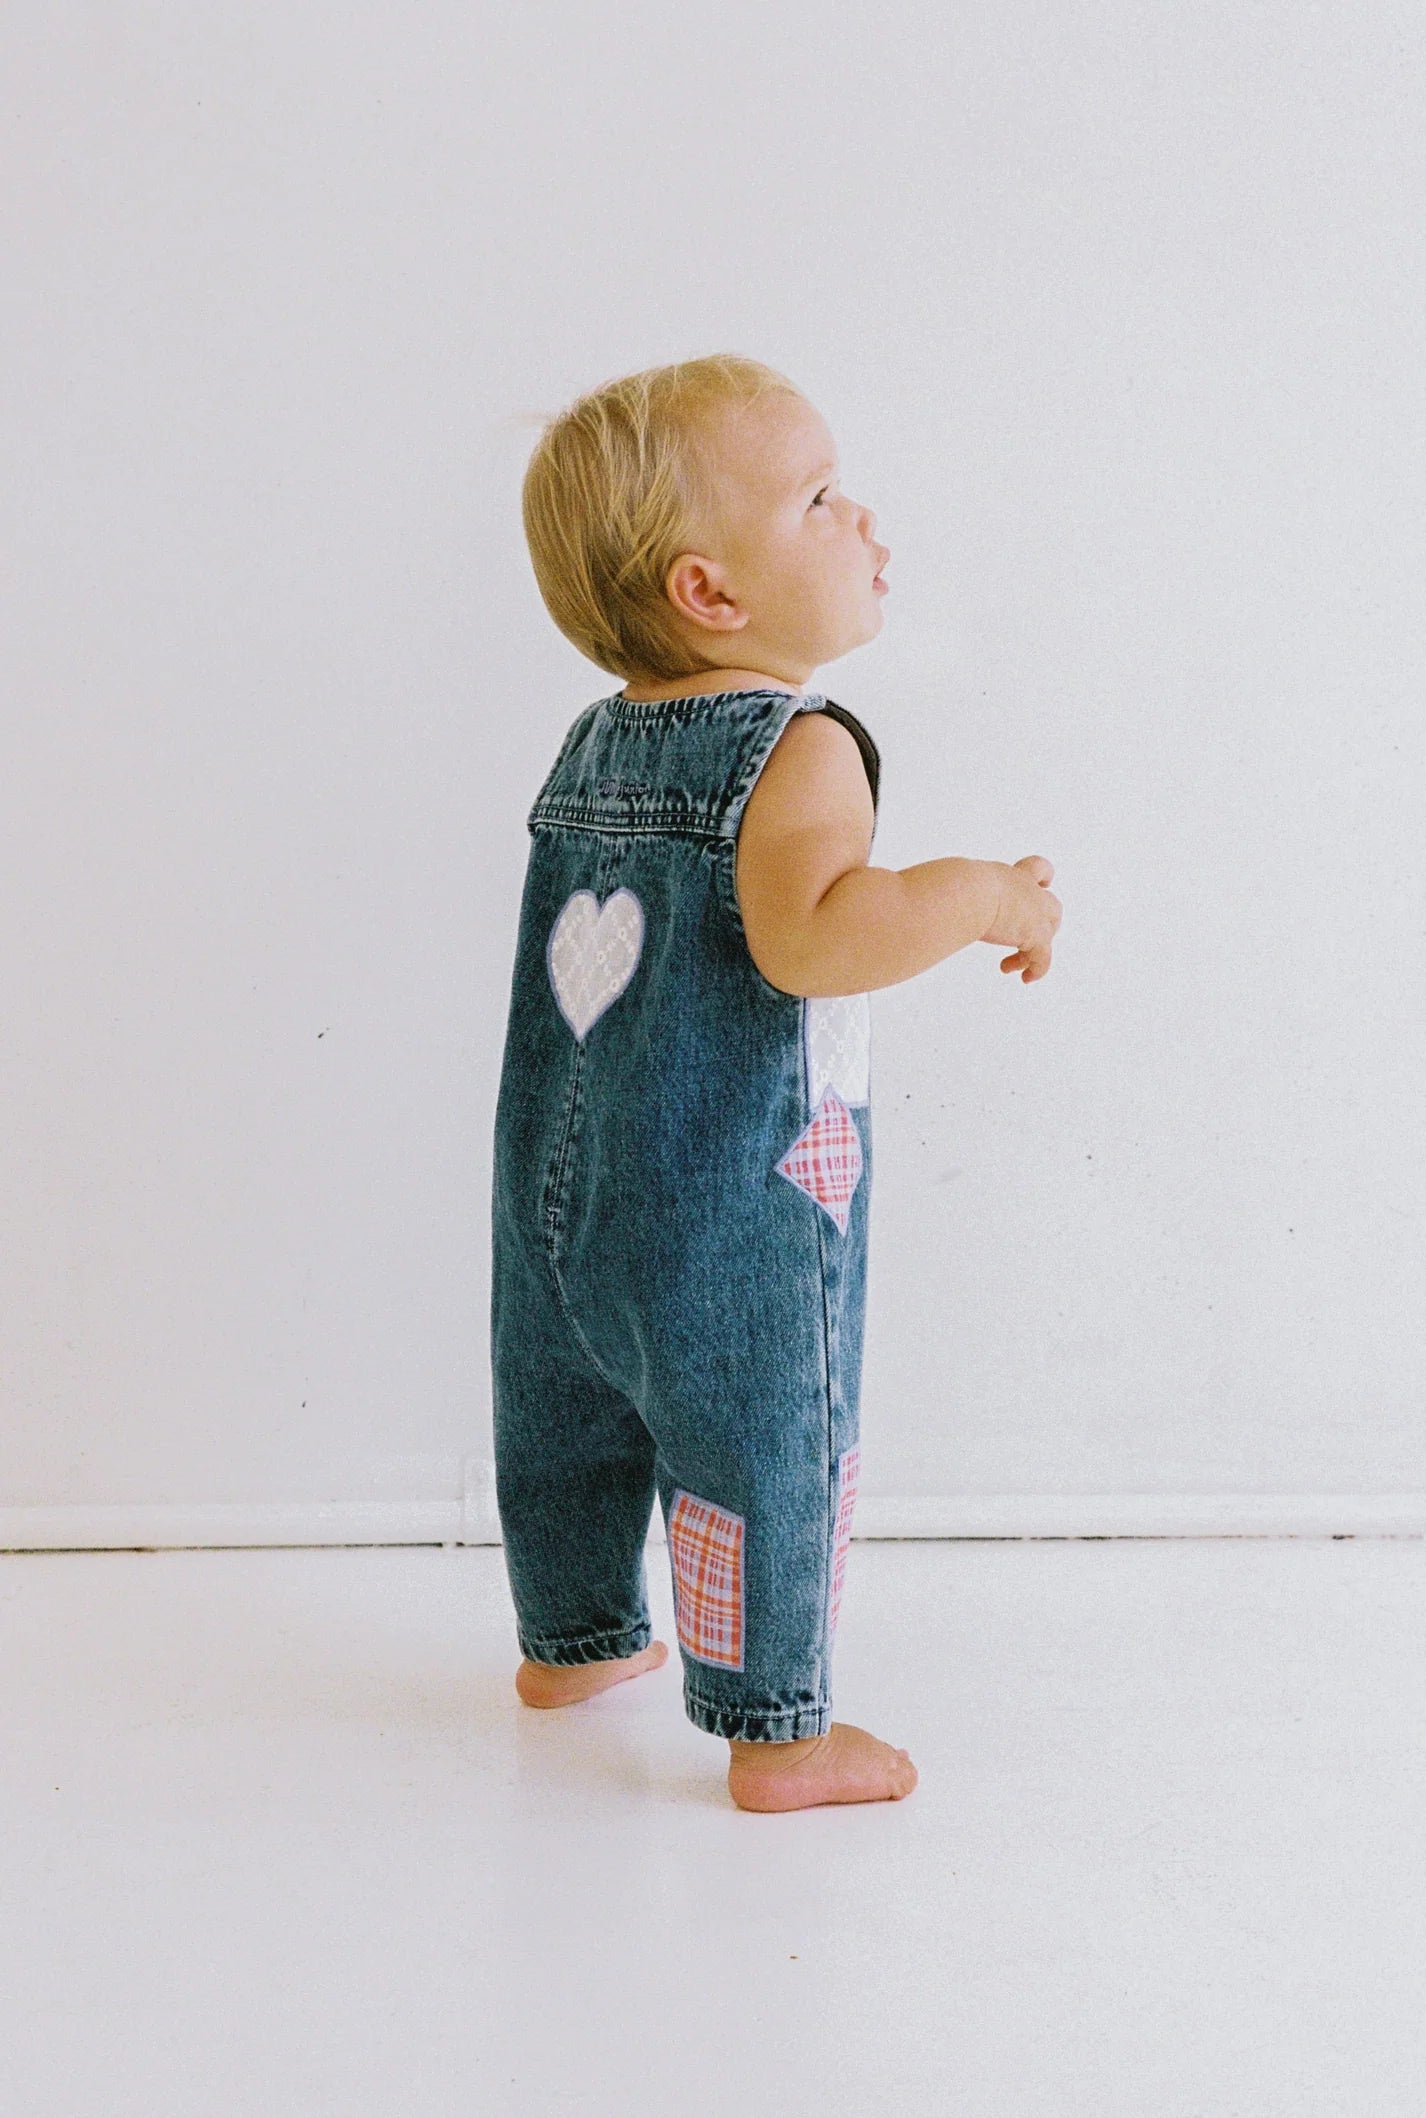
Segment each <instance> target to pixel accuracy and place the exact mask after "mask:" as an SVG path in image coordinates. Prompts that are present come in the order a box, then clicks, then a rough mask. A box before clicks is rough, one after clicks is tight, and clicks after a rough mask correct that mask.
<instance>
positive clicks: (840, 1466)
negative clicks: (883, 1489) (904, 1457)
mask: <svg viewBox="0 0 1426 2118" xmlns="http://www.w3.org/2000/svg"><path fill="white" fill-rule="evenodd" d="M861 1461H862V1452H861V1450H860V1449H859V1448H857V1447H852V1448H850V1449H844V1450H843V1452H842V1454H841V1456H840V1457H839V1458H838V1459H837V1472H838V1499H837V1528H836V1535H835V1538H834V1547H833V1555H832V1625H831V1630H832V1631H833V1632H835V1631H836V1630H837V1617H838V1614H839V1612H840V1611H841V1608H842V1584H843V1582H844V1581H845V1580H846V1575H847V1547H848V1545H849V1544H850V1543H851V1541H852V1510H853V1508H854V1507H855V1506H856V1504H857V1478H858V1475H859V1474H860V1471H861Z"/></svg>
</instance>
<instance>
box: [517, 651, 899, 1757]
mask: <svg viewBox="0 0 1426 2118" xmlns="http://www.w3.org/2000/svg"><path fill="white" fill-rule="evenodd" d="M812 711H824V712H830V713H832V714H834V715H835V716H836V717H838V718H839V719H841V720H842V721H843V722H844V723H845V724H846V725H848V726H849V727H851V728H852V730H853V732H854V733H855V734H856V735H857V738H858V741H859V742H860V743H861V745H862V748H863V754H864V756H866V757H867V770H868V775H869V777H870V779H871V783H872V792H873V799H874V800H875V798H876V794H877V771H876V762H875V761H876V751H875V746H874V744H872V743H871V739H870V737H868V736H867V735H866V731H865V730H864V729H863V728H862V727H861V724H860V723H859V722H857V721H855V720H854V717H853V716H851V715H849V714H848V713H847V712H846V710H845V709H844V708H841V707H839V706H837V705H836V704H835V703H834V702H828V701H827V700H826V699H825V698H824V696H823V695H822V694H821V693H804V694H801V695H798V694H795V693H791V692H784V691H778V690H775V689H769V690H765V691H737V692H716V693H709V694H705V695H702V696H699V697H692V698H675V699H660V700H652V701H644V702H635V701H632V700H628V699H625V698H623V696H622V695H621V694H615V695H614V696H613V697H612V698H606V699H600V700H597V701H596V702H595V703H594V704H593V705H592V706H589V707H586V708H585V709H584V711H583V712H582V713H581V714H580V715H579V716H578V717H577V719H576V720H575V721H574V723H573V724H572V726H571V727H570V729H569V731H568V733H567V735H566V737H565V739H564V742H563V744H562V745H561V748H560V751H559V754H558V756H557V758H556V759H555V762H554V765H553V766H552V768H551V770H550V772H549V775H548V777H547V778H546V780H545V782H544V785H543V786H542V787H541V788H540V791H539V793H538V795H537V796H536V798H535V802H534V806H533V807H532V809H531V810H530V813H529V817H528V827H529V832H530V837H531V846H530V854H529V864H528V868H527V871H526V877H525V885H524V893H523V898H522V902H521V908H520V924H519V935H518V940H517V943H516V950H515V962H514V971H513V978H512V985H511V997H510V1011H509V1020H508V1026H507V1031H506V1041H505V1049H504V1057H503V1063H502V1070H501V1076H500V1088H499V1097H498V1103H497V1109H496V1120H495V1152H494V1178H493V1187H492V1237H493V1246H492V1278H491V1312H490V1321H491V1363H492V1376H493V1386H494V1438H495V1470H496V1498H497V1506H498V1509H499V1514H500V1523H501V1530H502V1536H503V1540H504V1551H505V1563H506V1569H507V1573H508V1577H509V1582H510V1589H511V1595H512V1598H513V1601H514V1606H515V1613H516V1622H517V1633H518V1639H519V1645H520V1650H521V1653H522V1654H524V1655H526V1656H528V1657H529V1659H530V1660H531V1661H535V1662H545V1663H554V1664H560V1665H572V1664H578V1663H584V1662H596V1661H606V1660H610V1659H612V1658H615V1657H620V1656H626V1655H633V1654H637V1653H638V1652H639V1650H640V1649H642V1648H644V1647H647V1646H648V1644H649V1641H650V1638H651V1627H650V1618H649V1607H648V1598H647V1581H646V1577H645V1571H644V1550H645V1539H646V1537H647V1534H648V1527H649V1521H650V1516H651V1513H652V1508H653V1499H654V1494H655V1492H657V1494H658V1497H659V1501H660V1504H661V1506H662V1509H663V1516H664V1523H665V1528H666V1530H667V1534H668V1540H669V1542H668V1550H669V1564H670V1571H671V1578H672V1585H673V1595H674V1607H675V1615H676V1626H677V1635H678V1646H679V1652H680V1654H681V1655H682V1658H683V1696H684V1707H685V1711H686V1712H687V1714H688V1717H689V1719H690V1720H691V1721H692V1722H693V1723H694V1724H695V1725H696V1726H697V1727H699V1728H702V1729H705V1730H707V1732H708V1733H709V1734H710V1735H716V1736H725V1737H736V1738H739V1739H742V1740H744V1741H766V1742H791V1741H794V1740H796V1739H798V1738H800V1737H805V1736H813V1735H822V1734H825V1733H826V1732H827V1730H828V1729H829V1728H830V1727H831V1725H832V1691H831V1669H832V1650H833V1643H834V1638H835V1633H836V1625H837V1616H838V1610H839V1604H840V1596H841V1586H842V1579H843V1574H844V1569H845V1564H846V1556H847V1545H848V1540H849V1537H850V1533H851V1517H852V1509H853V1506H854V1503H855V1496H856V1484H857V1468H858V1463H859V1435H860V1426H859V1405H860V1389H861V1367H862V1330H863V1318H864V1312H865V1303H866V1261H867V1209H868V1201H869V1196H870V1191H871V1106H870V1084H869V1074H870V1010H869V1003H868V997H867V995H866V994H864V993H863V994H857V995H854V996H850V997H841V998H837V999H810V1000H809V999H803V998H800V997H799V996H797V995H795V994H790V993H785V992H783V991H781V990H780V989H779V988H778V987H776V986H774V985H771V984H770V983H769V982H768V980H767V979H765V978H764V977H763V975H762V973H761V972H760V971H759V970H758V968H757V966H756V965H755V964H754V962H753V959H752V956H751V954H750V952H749V949H748V945H747V939H746V935H745V933H744V929H743V923H742V917H741V914H740V912H739V908H738V901H737V894H736V890H735V887H734V880H735V871H734V859H735V853H736V843H737V833H738V827H739V824H740V822H741V819H742V815H743V809H744V805H745V804H746V802H747V799H748V796H749V794H750V793H751V792H752V789H753V786H754V784H755V782H756V780H757V776H758V774H759V772H760V771H761V769H762V767H763V765H764V764H765V763H766V761H767V759H768V756H769V755H770V753H771V751H772V749H773V746H774V744H775V743H776V742H777V739H778V737H779V736H780V735H781V733H782V731H783V729H784V728H785V727H786V725H787V723H788V721H789V720H790V719H791V718H792V716H793V715H794V714H796V713H802V712H812Z"/></svg>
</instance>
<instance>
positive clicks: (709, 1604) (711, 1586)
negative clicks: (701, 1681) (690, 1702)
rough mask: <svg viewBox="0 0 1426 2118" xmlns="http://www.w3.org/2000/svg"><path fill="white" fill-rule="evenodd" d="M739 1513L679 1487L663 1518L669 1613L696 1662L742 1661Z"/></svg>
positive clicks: (733, 1664) (732, 1664)
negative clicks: (670, 1565) (670, 1571)
mask: <svg viewBox="0 0 1426 2118" xmlns="http://www.w3.org/2000/svg"><path fill="white" fill-rule="evenodd" d="M745 1527H746V1525H745V1523H744V1520H743V1517H742V1516H741V1515H732V1514H730V1513H729V1512H728V1510H727V1509H726V1508H720V1507H717V1506H715V1505H714V1503H713V1502H712V1501H711V1500H698V1499H695V1497H694V1495H693V1494H692V1493H685V1492H682V1491H680V1492H679V1493H677V1494H676V1495H675V1497H674V1503H673V1510H672V1512H671V1514H670V1515H669V1518H668V1550H669V1558H670V1560H671V1561H672V1563H673V1602H674V1614H675V1617H676V1618H677V1621H678V1637H679V1642H680V1644H681V1645H682V1646H683V1647H685V1648H687V1650H688V1652H689V1654H690V1655H693V1656H694V1657H695V1658H696V1659H697V1660H698V1661H700V1662H717V1663H719V1664H720V1665H721V1666H722V1667H723V1668H724V1669H741V1668H742V1666H743V1533H744V1529H745Z"/></svg>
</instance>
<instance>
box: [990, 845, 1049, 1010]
mask: <svg viewBox="0 0 1426 2118" xmlns="http://www.w3.org/2000/svg"><path fill="white" fill-rule="evenodd" d="M992 865H993V866H994V867H996V868H998V869H999V870H1000V877H1001V886H1000V903H999V905H998V906H997V907H996V912H995V918H994V920H993V921H992V922H991V925H990V929H989V931H988V932H987V933H985V934H983V935H982V936H981V940H982V941H992V942H1011V943H1013V944H1014V948H1015V954H1014V955H1013V956H1007V957H1005V958H1004V960H1003V961H1002V963H1001V966H1000V968H1001V970H1002V971H1017V970H1018V971H1019V972H1020V975H1021V978H1022V979H1023V981H1024V983H1025V984H1026V985H1031V984H1033V983H1034V981H1035V979H1037V978H1043V977H1044V975H1045V973H1046V971H1048V969H1049V968H1050V944H1051V942H1052V941H1053V940H1054V938H1055V935H1056V933H1057V931H1058V929H1059V924H1060V920H1061V919H1062V918H1063V916H1064V907H1063V905H1062V904H1061V903H1060V901H1059V899H1058V898H1057V897H1056V896H1055V894H1054V892H1053V890H1051V889H1050V887H1049V883H1050V878H1051V877H1052V876H1053V874H1054V872H1055V871H1054V869H1053V868H1052V867H1051V865H1050V863H1049V862H1048V861H1047V860H1046V859H1045V857H1044V855H1043V854H1042V853H1027V854H1026V855H1025V858H1024V859H1023V860H1017V861H1016V862H1015V863H1014V865H1013V866H1011V865H1010V864H1008V863H1007V862H1005V861H995V862H993V863H992ZM1022 966H1023V968H1022Z"/></svg>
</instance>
